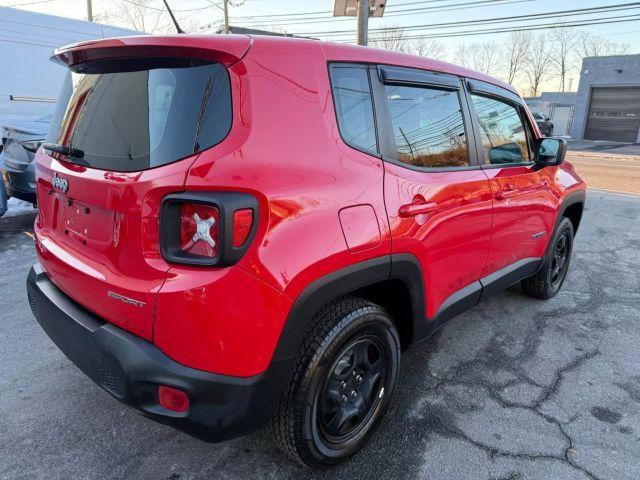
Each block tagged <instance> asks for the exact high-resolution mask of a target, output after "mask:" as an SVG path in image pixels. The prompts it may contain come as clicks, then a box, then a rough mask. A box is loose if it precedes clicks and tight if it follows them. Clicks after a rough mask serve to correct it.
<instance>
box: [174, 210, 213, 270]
mask: <svg viewBox="0 0 640 480" xmlns="http://www.w3.org/2000/svg"><path fill="white" fill-rule="evenodd" d="M219 222H220V214H219V212H218V209H217V208H216V207H213V206H211V205H202V204H197V203H183V204H182V211H181V214H180V248H181V249H182V251H183V252H185V253H188V254H190V255H199V256H201V257H208V258H215V257H216V255H217V254H218V250H219V246H218V243H219V240H220V239H219V235H218V231H219V225H218V224H219Z"/></svg>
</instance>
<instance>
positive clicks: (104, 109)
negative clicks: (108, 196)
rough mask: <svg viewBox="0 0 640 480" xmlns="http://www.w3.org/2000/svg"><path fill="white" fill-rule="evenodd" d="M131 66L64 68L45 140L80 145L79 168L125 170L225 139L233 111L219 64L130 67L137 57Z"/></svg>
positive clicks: (145, 166) (175, 157)
mask: <svg viewBox="0 0 640 480" xmlns="http://www.w3.org/2000/svg"><path fill="white" fill-rule="evenodd" d="M134 63H135V62H132V63H130V64H122V65H119V66H118V65H116V67H115V70H116V71H113V70H114V67H113V66H111V67H110V69H109V70H108V71H104V72H103V71H101V70H100V69H99V68H96V69H94V70H91V69H88V70H89V71H91V72H92V73H76V72H70V74H69V75H68V76H67V79H66V80H65V83H64V85H63V88H62V92H61V95H60V99H59V102H58V106H57V110H56V112H55V114H54V116H53V119H52V122H51V130H50V132H49V138H48V142H50V143H56V144H59V145H63V146H67V147H73V148H75V149H78V150H81V151H82V152H83V154H84V155H83V157H82V158H81V159H77V161H78V163H81V164H83V165H87V166H89V167H92V168H98V169H101V170H111V171H119V172H132V171H139V170H146V169H149V168H154V167H157V166H160V165H166V164H167V163H171V162H174V161H176V160H179V159H181V158H184V157H187V156H190V155H193V154H194V153H197V152H200V151H202V150H205V149H207V148H209V147H211V146H213V145H215V144H216V143H218V142H220V141H221V140H222V139H223V138H225V137H226V135H227V134H228V132H229V129H230V127H231V118H232V114H231V93H230V86H229V75H228V73H227V71H226V68H225V67H224V66H223V65H221V64H218V63H204V64H196V65H193V64H188V65H186V66H183V65H182V64H180V65H177V66H174V65H172V64H171V61H168V63H167V62H165V63H162V64H160V65H153V66H152V68H148V69H137V68H139V67H138V65H141V64H142V62H139V63H138V64H137V65H136V64H134ZM143 68H144V67H143ZM119 69H121V71H118V70H119ZM132 69H135V70H132ZM96 70H97V71H96ZM94 72H95V73H94Z"/></svg>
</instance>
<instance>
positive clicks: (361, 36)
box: [225, 0, 371, 46]
mask: <svg viewBox="0 0 640 480" xmlns="http://www.w3.org/2000/svg"><path fill="white" fill-rule="evenodd" d="M225 1H226V0H225ZM370 10H371V7H370V6H369V0H358V15H357V17H358V45H365V46H366V45H367V37H368V35H369V12H370Z"/></svg>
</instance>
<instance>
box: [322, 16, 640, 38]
mask: <svg viewBox="0 0 640 480" xmlns="http://www.w3.org/2000/svg"><path fill="white" fill-rule="evenodd" d="M639 20H640V14H631V15H620V16H616V17H606V18H596V19H589V20H574V21H570V22H560V23H546V24H537V25H522V26H520V27H502V28H495V29H485V30H463V31H459V32H444V33H437V34H434V35H429V34H423V35H412V36H407V37H403V40H419V39H425V38H452V37H468V36H474V35H490V34H496V33H510V32H526V31H534V30H553V29H557V28H562V27H583V26H589V25H606V24H614V23H627V22H635V21H639ZM334 41H335V40H334ZM339 42H343V43H346V42H348V40H344V39H343V40H339Z"/></svg>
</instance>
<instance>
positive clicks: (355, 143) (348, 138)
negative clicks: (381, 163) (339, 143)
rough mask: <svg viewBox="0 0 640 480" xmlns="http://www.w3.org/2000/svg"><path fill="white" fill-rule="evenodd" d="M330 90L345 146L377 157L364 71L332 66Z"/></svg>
mask: <svg viewBox="0 0 640 480" xmlns="http://www.w3.org/2000/svg"><path fill="white" fill-rule="evenodd" d="M331 87H332V90H333V99H334V102H335V107H336V114H337V117H338V127H339V128H340V134H341V135H342V138H343V140H344V141H345V143H346V144H347V145H350V146H352V147H354V148H357V149H358V150H363V151H365V152H369V153H377V151H378V147H377V142H376V126H375V121H374V118H373V102H372V99H371V89H370V87H369V74H368V73H367V69H366V68H365V67H354V66H344V67H342V66H333V67H332V68H331Z"/></svg>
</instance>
